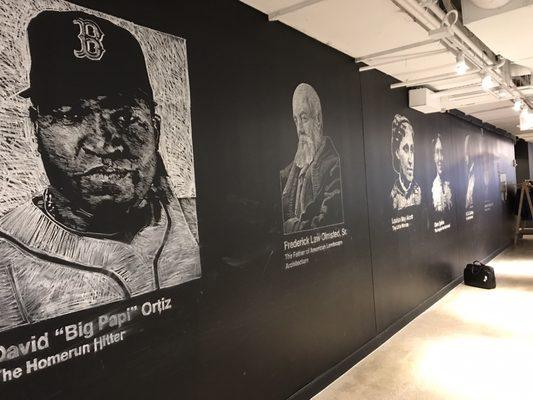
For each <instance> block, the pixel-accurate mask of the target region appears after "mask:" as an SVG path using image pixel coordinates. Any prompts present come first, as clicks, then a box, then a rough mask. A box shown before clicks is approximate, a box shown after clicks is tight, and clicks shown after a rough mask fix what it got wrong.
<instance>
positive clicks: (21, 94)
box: [17, 87, 31, 99]
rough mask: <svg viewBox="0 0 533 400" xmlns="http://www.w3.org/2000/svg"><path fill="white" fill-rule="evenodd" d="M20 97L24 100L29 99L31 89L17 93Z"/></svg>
mask: <svg viewBox="0 0 533 400" xmlns="http://www.w3.org/2000/svg"><path fill="white" fill-rule="evenodd" d="M17 94H18V95H19V96H20V97H24V98H25V99H29V98H30V97H31V87H29V88H26V89H24V90H22V91H20V92H18V93H17Z"/></svg>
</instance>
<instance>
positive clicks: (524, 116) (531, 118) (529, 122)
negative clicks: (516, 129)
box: [520, 105, 533, 131]
mask: <svg viewBox="0 0 533 400" xmlns="http://www.w3.org/2000/svg"><path fill="white" fill-rule="evenodd" d="M530 129H533V114H531V113H530V112H529V107H528V106H527V105H524V107H523V108H522V111H520V130H521V131H527V130H530Z"/></svg>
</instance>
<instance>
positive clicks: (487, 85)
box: [481, 71, 494, 91]
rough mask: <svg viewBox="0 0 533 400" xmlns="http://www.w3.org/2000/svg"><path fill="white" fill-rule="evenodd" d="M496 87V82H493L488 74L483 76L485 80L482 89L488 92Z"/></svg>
mask: <svg viewBox="0 0 533 400" xmlns="http://www.w3.org/2000/svg"><path fill="white" fill-rule="evenodd" d="M493 86H494V82H493V81H492V76H490V74H489V73H488V71H487V72H485V74H484V75H483V79H482V80H481V87H482V88H483V90H485V91H488V90H490V89H492V88H493Z"/></svg>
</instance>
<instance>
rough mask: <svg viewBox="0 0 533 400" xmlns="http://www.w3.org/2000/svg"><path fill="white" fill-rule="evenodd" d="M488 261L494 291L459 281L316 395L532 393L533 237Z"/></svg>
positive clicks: (343, 399) (372, 398)
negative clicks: (494, 275)
mask: <svg viewBox="0 0 533 400" xmlns="http://www.w3.org/2000/svg"><path fill="white" fill-rule="evenodd" d="M489 265H491V266H493V267H494V268H495V270H496V280H497V288H496V289H495V290H482V289H477V288H473V287H468V286H465V285H464V284H460V285H459V286H457V287H456V288H455V289H453V290H452V291H451V292H450V293H448V294H447V295H446V296H445V297H444V298H443V299H441V300H440V301H439V302H437V303H436V304H435V305H433V306H432V307H431V308H430V309H428V310H427V311H426V312H424V313H423V314H422V315H420V316H419V317H418V318H416V319H415V320H414V321H412V322H411V323H410V324H408V325H407V326H406V327H405V328H404V329H402V330H401V331H400V332H398V333H397V334H396V335H394V336H393V337H392V338H391V339H390V340H388V341H387V342H386V343H385V344H384V345H383V346H381V347H379V348H378V349H377V350H375V351H374V352H373V353H372V354H370V355H369V356H368V357H366V358H365V359H363V360H362V361H361V362H360V363H359V364H357V365H356V366H355V367H353V368H351V369H350V370H349V371H348V372H347V373H346V374H344V375H343V376H341V377H340V378H339V379H337V380H336V381H335V382H334V383H332V384H331V385H330V386H328V387H327V388H326V389H325V390H323V391H322V392H321V393H319V394H318V395H317V396H316V397H315V399H316V400H333V399H335V400H348V399H350V400H351V399H357V400H389V399H398V400H399V399H408V400H414V399H421V400H433V399H439V400H440V399H457V400H480V399H483V400H489V399H494V400H502V399H506V400H511V399H520V400H521V399H531V398H533V389H532V386H531V372H532V371H533V239H529V240H527V239H526V240H523V241H522V243H520V244H519V245H518V246H517V247H516V248H509V249H508V250H507V251H505V252H504V253H502V254H501V255H499V256H498V257H496V258H495V259H494V260H492V261H491V262H490V263H489Z"/></svg>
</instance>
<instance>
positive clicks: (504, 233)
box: [361, 72, 515, 330]
mask: <svg viewBox="0 0 533 400" xmlns="http://www.w3.org/2000/svg"><path fill="white" fill-rule="evenodd" d="M361 80H362V95H363V115H364V132H365V156H366V168H367V185H368V201H369V215H370V229H371V230H370V234H371V242H372V256H373V257H372V261H373V271H374V283H375V285H374V290H375V299H376V319H377V324H378V330H383V329H385V328H386V327H388V326H389V325H390V324H392V323H393V322H394V321H396V320H397V319H398V318H400V317H401V316H403V315H405V314H406V313H407V312H408V311H409V310H411V309H413V308H414V307H415V306H416V305H417V304H420V303H421V302H422V301H424V300H425V299H427V298H428V297H429V296H430V295H432V294H434V293H435V292H437V291H438V290H439V289H440V288H442V287H444V286H445V285H446V284H447V283H449V282H450V281H451V280H452V279H453V277H456V276H458V275H459V274H460V273H461V271H462V268H463V266H464V264H465V263H466V262H467V261H468V260H475V259H479V260H482V259H484V258H486V257H488V256H489V255H491V254H493V253H494V252H496V251H498V250H500V249H501V248H503V247H504V246H506V245H507V244H508V243H509V238H510V232H511V230H510V229H511V225H510V224H511V216H510V214H509V212H508V208H507V207H508V203H509V202H508V201H504V200H502V193H501V191H500V181H506V185H512V184H514V183H515V175H514V169H513V167H512V157H513V143H512V142H511V141H510V140H506V139H503V138H502V137H501V136H497V135H495V134H493V133H490V132H488V131H484V130H483V129H482V128H480V127H477V126H475V125H473V124H471V123H468V122H465V121H462V120H460V119H458V118H456V117H453V116H451V115H447V114H429V115H426V114H422V113H419V112H417V111H414V110H412V109H409V108H408V104H407V92H406V91H405V90H399V91H394V90H390V89H389V86H390V84H391V83H394V82H395V81H394V80H393V79H392V78H390V77H387V76H386V75H384V74H381V73H377V72H373V73H364V74H362V75H361ZM377 93H379V95H376V94H377ZM389 163H390V164H389ZM402 163H403V164H404V166H402ZM387 164H389V165H391V167H390V168H387V166H388V165H387ZM402 170H406V171H407V173H403V172H402ZM402 180H403V182H402ZM391 185H393V189H392V192H391V189H390V187H391ZM391 194H394V195H395V196H391ZM398 199H399V200H398ZM398 204H401V205H403V207H397V206H398ZM398 208H401V209H398Z"/></svg>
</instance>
